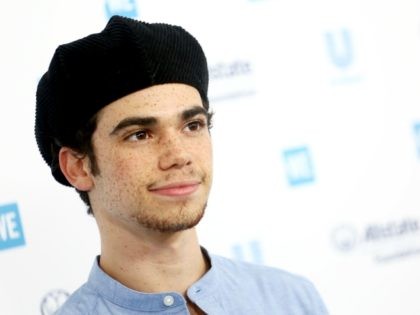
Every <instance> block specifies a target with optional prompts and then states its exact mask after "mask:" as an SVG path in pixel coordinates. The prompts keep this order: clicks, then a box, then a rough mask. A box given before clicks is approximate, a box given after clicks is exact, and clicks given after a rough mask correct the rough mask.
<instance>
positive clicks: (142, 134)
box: [127, 130, 150, 141]
mask: <svg viewBox="0 0 420 315" xmlns="http://www.w3.org/2000/svg"><path fill="white" fill-rule="evenodd" d="M149 138H150V134H149V132H148V131H147V130H139V131H136V132H135V133H133V134H131V135H129V136H128V137H127V140H128V141H139V140H146V139H149Z"/></svg>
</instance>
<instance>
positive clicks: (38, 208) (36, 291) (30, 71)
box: [0, 0, 420, 315]
mask: <svg viewBox="0 0 420 315" xmlns="http://www.w3.org/2000/svg"><path fill="white" fill-rule="evenodd" d="M113 13H116V14H122V15H126V16H130V17H136V18H140V19H143V20H145V21H148V22H166V23H173V24H179V25H182V26H183V27H185V28H186V29H187V30H188V31H189V32H191V33H192V34H193V35H194V36H195V37H196V38H197V39H198V40H199V41H200V42H201V43H202V45H203V48H204V50H205V51H206V54H207V57H208V61H209V66H210V70H211V82H210V99H211V106H212V108H213V110H214V111H215V113H216V114H215V118H214V128H213V130H212V137H213V143H214V158H215V165H214V166H215V179H214V185H213V189H212V193H211V197H210V201H209V207H208V209H207V213H206V216H205V218H204V220H203V222H202V223H200V225H199V235H200V239H201V243H202V244H203V245H204V246H205V247H207V248H208V249H209V250H210V251H212V252H214V253H218V254H222V255H225V256H229V257H232V258H236V259H243V260H247V261H251V262H255V263H260V264H266V265H271V266H277V267H279V268H283V269H286V270H289V271H292V272H295V273H299V274H302V275H304V276H306V277H308V278H310V279H311V280H312V281H313V282H314V283H315V285H316V286H317V288H318V290H319V291H320V293H321V295H322V296H323V298H324V300H325V303H326V304H327V306H328V308H329V310H330V312H331V314H332V315H354V314H358V315H374V314H381V315H400V314H404V315H418V314H420V299H419V292H420V281H419V280H420V268H419V263H420V89H419V87H420V85H419V83H420V3H419V2H418V1H414V0H413V1H411V0H382V1H379V0H340V1H337V0H335V1H332V0H331V1H326V0H319V1H311V0H297V1H280V0H229V1H221V0H217V1H216V0H213V1H204V0H199V1H197V0H195V1H192V0H190V1H187V0H178V1H174V0H166V1H165V0H137V1H135V0H108V1H106V0H91V1H82V0H72V1H70V0H36V1H29V0H21V1H7V2H5V3H2V8H1V10H0V26H1V27H0V35H1V41H2V44H1V48H0V83H1V88H0V102H1V103H0V104H1V105H0V144H1V158H0V162H1V163H0V314H1V315H31V314H42V315H47V314H48V315H49V314H52V313H53V311H54V310H55V309H56V307H58V305H59V304H60V303H62V302H63V301H64V300H65V298H66V297H67V295H68V294H69V293H71V292H73V291H74V290H75V289H76V288H77V287H78V286H79V285H81V284H82V282H84V281H85V280H86V277H87V274H88V272H89V269H90V267H91V264H92V262H93V259H94V256H95V255H96V254H97V253H98V251H99V243H98V236H97V231H96V226H95V223H94V220H93V219H92V218H90V217H89V216H87V215H86V211H85V207H84V205H83V204H82V202H81V201H80V200H79V199H78V196H77V194H76V193H75V192H74V191H73V190H72V189H70V188H66V187H64V186H61V185H59V184H58V183H56V182H55V181H54V180H53V178H52V176H50V175H49V169H48V167H47V166H46V165H45V163H44V162H43V161H42V159H41V156H40V154H39V153H38V149H37V147H36V143H35V139H34V135H33V125H34V110H35V90H36V85H37V82H38V80H39V78H40V77H41V75H42V74H43V73H44V72H45V71H46V69H47V66H48V64H49V61H50V59H51V57H52V54H53V52H54V50H55V48H56V47H57V46H58V45H59V44H61V43H64V42H68V41H72V40H75V39H77V38H80V37H82V36H85V35H87V34H89V33H93V32H98V31H100V30H101V29H102V28H103V27H104V26H105V24H106V22H107V20H108V16H109V15H110V14H113Z"/></svg>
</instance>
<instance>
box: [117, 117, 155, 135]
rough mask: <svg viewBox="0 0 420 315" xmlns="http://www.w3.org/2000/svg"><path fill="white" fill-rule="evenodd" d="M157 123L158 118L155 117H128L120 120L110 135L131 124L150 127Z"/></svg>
mask: <svg viewBox="0 0 420 315" xmlns="http://www.w3.org/2000/svg"><path fill="white" fill-rule="evenodd" d="M156 124H157V119H156V118H154V117H127V118H125V119H123V120H121V121H120V123H119V124H118V125H117V126H116V127H115V128H114V129H113V130H112V131H111V133H110V135H111V136H112V135H115V134H116V133H117V132H118V131H120V130H121V129H124V128H126V127H129V126H143V127H150V126H153V125H156Z"/></svg>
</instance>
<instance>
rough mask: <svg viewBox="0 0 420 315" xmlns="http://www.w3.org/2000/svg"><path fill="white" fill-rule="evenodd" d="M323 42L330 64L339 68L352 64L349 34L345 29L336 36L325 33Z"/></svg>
mask: <svg viewBox="0 0 420 315" xmlns="http://www.w3.org/2000/svg"><path fill="white" fill-rule="evenodd" d="M337 35H339V36H337ZM325 40H326V44H327V51H328V54H329V56H330V58H331V61H332V63H333V64H335V65H336V66H337V67H339V68H346V67H348V66H350V64H351V63H352V62H353V49H352V43H351V39H350V32H349V31H348V30H347V29H342V30H341V32H339V33H338V34H332V33H331V32H327V33H325Z"/></svg>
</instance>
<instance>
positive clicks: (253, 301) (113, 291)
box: [56, 255, 328, 315]
mask: <svg viewBox="0 0 420 315" xmlns="http://www.w3.org/2000/svg"><path fill="white" fill-rule="evenodd" d="M209 258H210V263H211V268H210V269H209V271H208V272H207V273H206V274H205V275H204V276H203V277H202V278H201V279H199V280H198V281H197V282H196V283H194V284H193V285H191V287H190V288H189V289H188V291H187V295H188V298H189V299H190V300H191V301H192V302H194V303H195V304H197V305H198V307H199V308H200V309H202V310H203V311H204V312H205V313H206V314H210V315H259V314H261V315H263V314H264V315H327V314H328V312H327V310H326V308H325V306H324V304H323V302H322V300H321V298H320V296H319V295H318V293H317V291H316V289H315V288H314V286H313V285H312V284H311V283H310V282H309V281H308V280H306V279H304V278H301V277H299V276H296V275H292V274H290V273H288V272H285V271H282V270H279V269H276V268H270V267H264V266H259V265H252V264H248V263H244V262H237V261H233V260H230V259H227V258H223V257H220V256H215V255H209ZM111 314H113V315H143V314H144V315H146V314H147V315H151V314H171V315H175V314H177V315H181V314H182V315H184V314H185V315H186V314H189V312H188V308H187V303H186V300H185V298H184V297H183V296H182V295H181V294H178V293H176V292H162V293H157V294H155V293H142V292H138V291H134V290H132V289H129V288H127V287H125V286H124V285H122V284H121V283H119V282H118V281H116V280H114V279H113V278H111V277H110V276H108V275H107V274H106V273H105V272H104V271H102V269H101V268H100V267H99V264H98V259H96V260H95V263H94V265H93V267H92V271H91V273H90V276H89V280H88V282H87V283H85V284H84V285H83V286H82V287H81V288H79V289H78V290H77V291H76V292H75V293H73V294H72V295H71V296H70V298H69V299H68V300H67V301H66V303H65V304H64V305H63V306H62V307H61V308H60V310H58V312H57V313H56V315H111Z"/></svg>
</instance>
